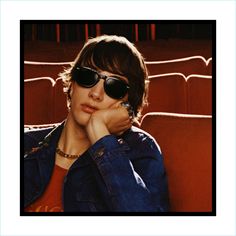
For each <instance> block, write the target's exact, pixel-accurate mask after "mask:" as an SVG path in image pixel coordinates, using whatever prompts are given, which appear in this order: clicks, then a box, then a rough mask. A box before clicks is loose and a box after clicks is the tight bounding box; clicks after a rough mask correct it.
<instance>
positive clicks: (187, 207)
mask: <svg viewBox="0 0 236 236" xmlns="http://www.w3.org/2000/svg"><path fill="white" fill-rule="evenodd" d="M211 120H212V119H211V116H200V115H198V116H197V115H177V114H168V113H148V114H146V115H145V116H144V117H143V119H142V122H141V128H142V129H144V130H145V131H147V132H149V133H150V134H151V135H152V136H153V137H154V138H155V139H156V140H157V142H158V143H159V145H160V147H161V150H162V153H163V157H164V164H165V168H166V172H167V177H168V183H169V193H170V203H171V211H172V212H211V211H212V123H211Z"/></svg>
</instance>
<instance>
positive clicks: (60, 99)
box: [53, 78, 68, 122]
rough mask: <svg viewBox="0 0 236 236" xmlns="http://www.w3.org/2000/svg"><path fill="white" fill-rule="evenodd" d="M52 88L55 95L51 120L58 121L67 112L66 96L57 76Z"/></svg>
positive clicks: (64, 116) (63, 117)
mask: <svg viewBox="0 0 236 236" xmlns="http://www.w3.org/2000/svg"><path fill="white" fill-rule="evenodd" d="M54 90H55V97H54V119H53V122H60V121H62V120H63V119H65V118H66V116H67V114H68V109H67V98H66V94H65V93H64V92H63V82H62V79H61V78H58V79H57V80H56V84H55V87H54Z"/></svg>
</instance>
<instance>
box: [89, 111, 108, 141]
mask: <svg viewBox="0 0 236 236" xmlns="http://www.w3.org/2000/svg"><path fill="white" fill-rule="evenodd" d="M86 131H87V134H88V137H89V140H90V142H91V144H94V143H95V142H97V141H98V140H99V139H100V138H102V137H104V136H106V135H109V134H110V133H109V130H108V128H107V126H106V124H105V123H104V121H103V120H102V119H100V118H99V117H96V116H93V115H92V116H91V118H90V120H89V122H88V125H87V126H86Z"/></svg>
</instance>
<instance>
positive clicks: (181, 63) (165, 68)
mask: <svg viewBox="0 0 236 236" xmlns="http://www.w3.org/2000/svg"><path fill="white" fill-rule="evenodd" d="M145 63H146V65H147V68H148V71H149V74H150V75H155V74H164V73H174V72H178V73H182V74H183V75H184V76H186V77H187V76H188V75H190V74H201V75H211V70H210V69H208V66H207V63H208V61H207V60H206V59H205V58H204V57H202V56H191V57H186V58H178V59H173V60H165V61H146V62H145ZM209 73H210V74H209Z"/></svg>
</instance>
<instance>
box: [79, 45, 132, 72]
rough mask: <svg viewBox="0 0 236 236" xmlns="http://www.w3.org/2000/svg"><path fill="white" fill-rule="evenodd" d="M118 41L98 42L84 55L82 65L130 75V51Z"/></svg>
mask: <svg viewBox="0 0 236 236" xmlns="http://www.w3.org/2000/svg"><path fill="white" fill-rule="evenodd" d="M121 46H122V45H119V44H116V43H110V44H103V43H99V44H97V45H96V46H95V47H94V48H93V49H92V50H88V51H87V53H86V55H83V57H82V58H83V61H81V63H80V64H81V66H87V67H90V68H93V69H100V70H104V71H108V72H110V73H114V74H119V75H122V76H128V74H129V70H130V69H129V65H130V62H131V59H130V51H128V50H127V49H126V48H124V47H121Z"/></svg>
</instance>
